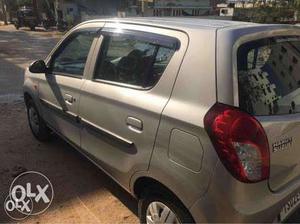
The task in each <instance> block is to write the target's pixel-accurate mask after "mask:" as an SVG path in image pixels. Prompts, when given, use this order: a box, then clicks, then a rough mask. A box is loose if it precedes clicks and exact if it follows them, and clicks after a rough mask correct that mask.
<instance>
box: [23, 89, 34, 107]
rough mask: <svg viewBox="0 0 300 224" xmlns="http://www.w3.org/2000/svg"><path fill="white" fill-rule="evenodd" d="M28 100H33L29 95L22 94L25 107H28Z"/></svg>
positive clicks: (26, 93)
mask: <svg viewBox="0 0 300 224" xmlns="http://www.w3.org/2000/svg"><path fill="white" fill-rule="evenodd" d="M29 100H33V97H32V96H31V94H30V93H28V92H24V102H25V105H26V106H27V105H28V102H29Z"/></svg>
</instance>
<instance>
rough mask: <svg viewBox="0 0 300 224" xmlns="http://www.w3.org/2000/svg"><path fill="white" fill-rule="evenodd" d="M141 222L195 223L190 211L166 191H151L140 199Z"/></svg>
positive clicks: (148, 223) (154, 223) (149, 223)
mask: <svg viewBox="0 0 300 224" xmlns="http://www.w3.org/2000/svg"><path fill="white" fill-rule="evenodd" d="M139 217H140V222H141V223H146V224H156V223H157V224H158V223H159V224H162V223H194V220H193V218H192V216H191V215H190V213H189V211H188V210H187V209H186V208H185V207H184V206H183V204H182V203H181V202H180V201H179V200H178V199H177V198H176V197H175V196H172V195H171V194H169V193H168V192H166V191H161V192H149V193H146V194H144V195H143V196H142V198H141V199H140V200H139Z"/></svg>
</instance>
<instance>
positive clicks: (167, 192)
mask: <svg viewBox="0 0 300 224" xmlns="http://www.w3.org/2000/svg"><path fill="white" fill-rule="evenodd" d="M132 189H133V192H132V193H133V194H134V196H135V197H136V198H137V199H141V198H143V194H144V193H146V194H150V195H151V194H155V193H157V194H158V195H162V196H164V197H169V198H174V201H177V202H178V203H179V204H180V206H181V207H182V208H184V210H185V211H186V212H188V214H189V215H190V217H191V218H192V219H193V220H194V218H193V216H192V214H191V212H190V211H189V209H188V208H187V207H186V206H185V205H184V203H183V202H182V201H181V200H180V199H179V198H178V197H177V195H176V194H175V193H174V192H173V191H172V190H171V189H169V188H168V187H167V186H165V185H164V184H163V183H161V182H159V181H157V180H155V179H154V178H152V177H148V176H141V177H139V178H138V179H136V180H135V182H134V184H133V188H132Z"/></svg>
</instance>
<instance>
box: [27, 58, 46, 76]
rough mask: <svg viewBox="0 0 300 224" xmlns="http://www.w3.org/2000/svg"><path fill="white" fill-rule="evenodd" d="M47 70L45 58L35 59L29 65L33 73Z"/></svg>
mask: <svg viewBox="0 0 300 224" xmlns="http://www.w3.org/2000/svg"><path fill="white" fill-rule="evenodd" d="M47 70H48V68H47V66H46V64H45V62H44V61H43V60H38V61H34V62H32V63H31V65H30V66H29V71H30V72H31V73H46V72H47Z"/></svg>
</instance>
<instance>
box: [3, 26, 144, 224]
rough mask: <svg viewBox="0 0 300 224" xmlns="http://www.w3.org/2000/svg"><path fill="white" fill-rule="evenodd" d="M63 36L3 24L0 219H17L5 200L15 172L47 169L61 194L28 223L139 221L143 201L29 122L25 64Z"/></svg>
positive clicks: (56, 195)
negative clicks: (43, 137) (36, 134)
mask: <svg viewBox="0 0 300 224" xmlns="http://www.w3.org/2000/svg"><path fill="white" fill-rule="evenodd" d="M58 40H59V35H57V34H56V33H54V32H41V31H40V32H30V31H28V30H26V31H24V30H21V31H16V30H15V29H14V28H13V27H12V26H1V27H0V223H4V222H11V221H12V220H11V219H9V217H8V216H7V215H6V214H5V212H4V210H3V203H4V200H5V198H6V196H7V194H8V191H9V186H10V184H11V182H12V181H13V179H14V177H15V176H16V175H18V174H19V173H21V172H24V171H26V170H35V171H39V172H42V173H43V174H45V175H46V176H47V177H48V178H49V179H50V180H51V182H52V184H53V187H54V191H55V196H54V201H53V203H52V205H51V207H50V208H49V209H48V210H47V211H46V213H44V214H42V215H40V216H34V217H29V218H27V219H26V220H25V221H23V222H27V223H41V222H43V223H137V222H138V220H137V217H136V213H137V202H136V200H135V199H134V198H132V197H131V196H130V195H129V194H128V193H126V192H125V191H124V190H123V189H122V188H120V187H119V186H118V185H117V184H116V183H115V182H114V181H112V180H111V179H110V178H109V177H107V176H106V175H105V174H104V173H103V172H101V171H100V170H99V169H98V168H96V167H95V166H94V165H93V164H91V163H90V162H89V161H87V160H86V159H85V158H84V157H83V156H81V155H80V154H79V153H77V152H76V151H75V150H74V149H73V148H71V147H70V146H69V145H67V144H66V143H64V142H63V141H62V140H60V139H59V138H56V139H55V140H54V141H52V142H51V143H48V144H42V143H39V142H37V141H36V140H35V139H34V138H33V137H32V135H31V133H30V130H29V128H28V125H27V120H26V114H25V109H24V104H23V100H22V98H21V97H20V96H21V95H22V83H23V72H24V68H25V67H26V66H27V65H28V63H29V62H31V61H33V60H34V59H38V58H44V57H45V56H46V55H47V53H48V52H49V51H50V49H51V48H52V47H53V46H54V45H55V43H56V42H57V41H58Z"/></svg>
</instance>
